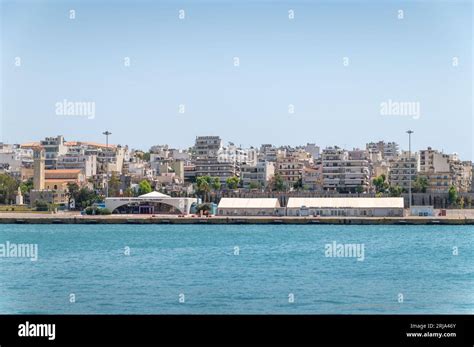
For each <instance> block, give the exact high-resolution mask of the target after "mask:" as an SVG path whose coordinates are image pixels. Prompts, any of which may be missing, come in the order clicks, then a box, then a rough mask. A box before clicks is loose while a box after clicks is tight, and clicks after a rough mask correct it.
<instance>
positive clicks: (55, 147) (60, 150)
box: [40, 135, 68, 169]
mask: <svg viewBox="0 0 474 347" xmlns="http://www.w3.org/2000/svg"><path fill="white" fill-rule="evenodd" d="M40 145H41V147H43V149H44V152H45V162H44V165H45V167H46V169H56V168H57V162H58V157H59V156H60V155H64V154H66V153H67V150H68V148H67V146H66V144H65V141H64V137H63V136H62V135H58V136H56V137H46V138H45V139H44V140H42V141H41V142H40Z"/></svg>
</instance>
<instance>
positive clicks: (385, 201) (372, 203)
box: [287, 198, 404, 208]
mask: <svg viewBox="0 0 474 347" xmlns="http://www.w3.org/2000/svg"><path fill="white" fill-rule="evenodd" d="M301 206H306V207H310V208H403V207H404V205H403V198H289V199H288V204H287V207H288V208H300V207H301Z"/></svg>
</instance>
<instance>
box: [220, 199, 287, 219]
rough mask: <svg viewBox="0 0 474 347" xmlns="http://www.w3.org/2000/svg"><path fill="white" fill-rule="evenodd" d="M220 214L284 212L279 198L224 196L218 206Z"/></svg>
mask: <svg viewBox="0 0 474 347" xmlns="http://www.w3.org/2000/svg"><path fill="white" fill-rule="evenodd" d="M217 214H218V215H220V216H276V215H280V214H283V215H284V209H281V208H280V203H279V202H278V199H277V198H261V199H260V198H250V199H245V198H222V199H221V200H220V202H219V205H218V206H217Z"/></svg>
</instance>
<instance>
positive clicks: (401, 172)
mask: <svg viewBox="0 0 474 347" xmlns="http://www.w3.org/2000/svg"><path fill="white" fill-rule="evenodd" d="M389 167H390V169H389V175H388V180H389V182H390V185H392V186H399V187H401V188H403V189H404V190H405V191H408V189H409V187H410V179H411V182H412V185H413V182H414V181H415V180H416V177H417V175H418V171H419V170H420V157H419V155H418V153H411V156H410V153H409V152H408V151H404V152H402V153H401V155H399V156H398V157H397V158H395V159H394V160H393V161H390V163H389Z"/></svg>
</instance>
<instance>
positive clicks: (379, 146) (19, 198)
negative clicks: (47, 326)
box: [0, 131, 474, 214]
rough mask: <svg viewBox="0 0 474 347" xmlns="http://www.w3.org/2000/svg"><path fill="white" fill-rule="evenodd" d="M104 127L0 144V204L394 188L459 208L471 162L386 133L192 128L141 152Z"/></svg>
mask: <svg viewBox="0 0 474 347" xmlns="http://www.w3.org/2000/svg"><path fill="white" fill-rule="evenodd" d="M104 134H105V135H106V144H102V143H93V142H86V141H77V140H74V139H67V140H66V139H65V138H64V137H63V136H61V135H59V136H54V137H46V138H44V139H41V140H39V141H38V142H31V143H23V144H6V143H0V204H2V206H3V207H2V210H3V211H22V210H27V209H32V210H37V211H42V210H43V211H45V210H48V211H51V210H55V211H58V210H81V211H82V210H86V209H89V211H90V209H91V208H93V207H94V206H102V207H104V209H105V207H107V206H105V205H103V204H104V202H106V200H109V201H115V202H116V201H121V200H117V199H129V200H127V201H128V204H127V205H126V207H121V208H119V207H118V206H119V205H120V204H118V205H117V209H114V210H113V211H108V213H139V214H147V213H159V212H168V213H172V212H173V206H172V205H173V204H168V205H167V206H168V209H166V211H165V210H163V211H158V210H157V209H156V208H151V207H150V206H151V205H150V204H146V205H145V206H142V205H144V204H141V203H138V204H135V205H136V206H135V207H134V204H133V203H132V201H138V200H133V199H137V198H139V197H140V196H147V194H148V196H150V197H155V198H162V197H170V198H179V199H180V200H179V201H178V200H177V202H176V204H177V205H176V206H174V207H175V208H176V211H177V212H183V209H182V208H180V206H181V207H182V205H183V204H186V206H188V208H187V210H186V211H187V212H189V211H190V209H189V208H190V207H191V205H193V204H194V205H195V206H194V208H196V206H199V205H203V204H208V205H213V204H215V205H217V204H219V202H220V201H221V199H232V198H234V199H247V200H248V199H255V200H253V201H254V202H257V201H258V200H260V202H259V203H260V204H261V208H262V209H263V210H264V209H265V208H270V209H272V208H273V209H275V208H278V207H280V206H287V205H288V204H289V201H288V200H289V199H293V205H294V204H296V202H295V201H296V200H295V199H296V198H299V199H303V198H307V199H311V198H313V199H316V198H324V197H326V198H332V199H335V198H338V197H340V198H343V197H345V198H347V197H360V198H375V197H377V198H395V197H397V198H403V199H404V202H402V205H404V207H405V208H407V207H408V206H431V207H433V208H437V209H450V208H452V209H469V208H472V204H473V202H474V190H473V184H472V176H473V166H472V162H471V161H465V160H462V159H461V158H460V157H459V155H458V154H456V153H452V154H446V153H443V152H442V151H440V150H437V149H435V148H431V147H428V148H424V149H416V150H413V151H412V150H411V149H409V150H401V148H400V146H399V144H397V143H395V142H384V141H377V142H368V143H367V144H366V146H365V148H352V149H346V148H341V147H338V146H332V147H326V148H320V146H318V145H317V144H315V143H307V144H306V145H301V146H296V147H292V146H280V147H277V146H274V145H272V144H262V145H260V146H259V147H250V148H242V147H241V146H238V145H236V144H235V143H233V142H227V143H225V142H224V141H223V139H221V138H220V137H219V136H197V137H196V138H195V141H194V144H193V146H191V147H190V148H184V149H179V148H172V147H170V146H168V145H166V144H163V145H155V146H152V147H151V148H149V149H148V150H146V151H144V150H139V149H131V148H129V147H128V146H127V145H118V144H109V143H108V137H109V135H111V133H110V132H108V131H107V132H104ZM149 194H151V195H149ZM409 196H411V201H409ZM113 199H115V200H113ZM186 199H190V200H186ZM262 199H271V201H270V200H268V201H267V202H266V203H265V202H264V200H262ZM273 199H274V200H273ZM225 201H227V202H225ZM242 201H243V200H242ZM262 201H263V202H262ZM377 201H378V202H380V203H382V201H383V199H380V200H377ZM246 203H247V204H248V203H249V202H246ZM301 203H302V202H301ZM307 203H308V202H307ZM309 203H311V202H309ZM101 204H102V205H101ZM225 204H230V206H233V205H232V201H230V200H223V201H222V205H221V206H222V207H221V209H222V210H223V211H224V209H225V207H224V205H225ZM268 204H269V205H268ZM275 204H276V205H277V206H275ZM139 205H140V206H139ZM267 205H268V206H267ZM114 206H115V205H114ZM137 206H138V207H137ZM288 206H289V205H288ZM295 206H296V205H295ZM155 207H156V206H155ZM231 208H232V207H231ZM238 208H239V206H235V207H234V209H235V211H237V209H238ZM402 208H403V206H402ZM206 209H209V210H212V209H211V207H206ZM262 209H261V210H260V211H263V210H262ZM109 210H110V208H109ZM94 213H95V212H94ZM243 213H244V212H243ZM245 213H247V212H245ZM245 213H244V214H245ZM298 213H300V212H298Z"/></svg>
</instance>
